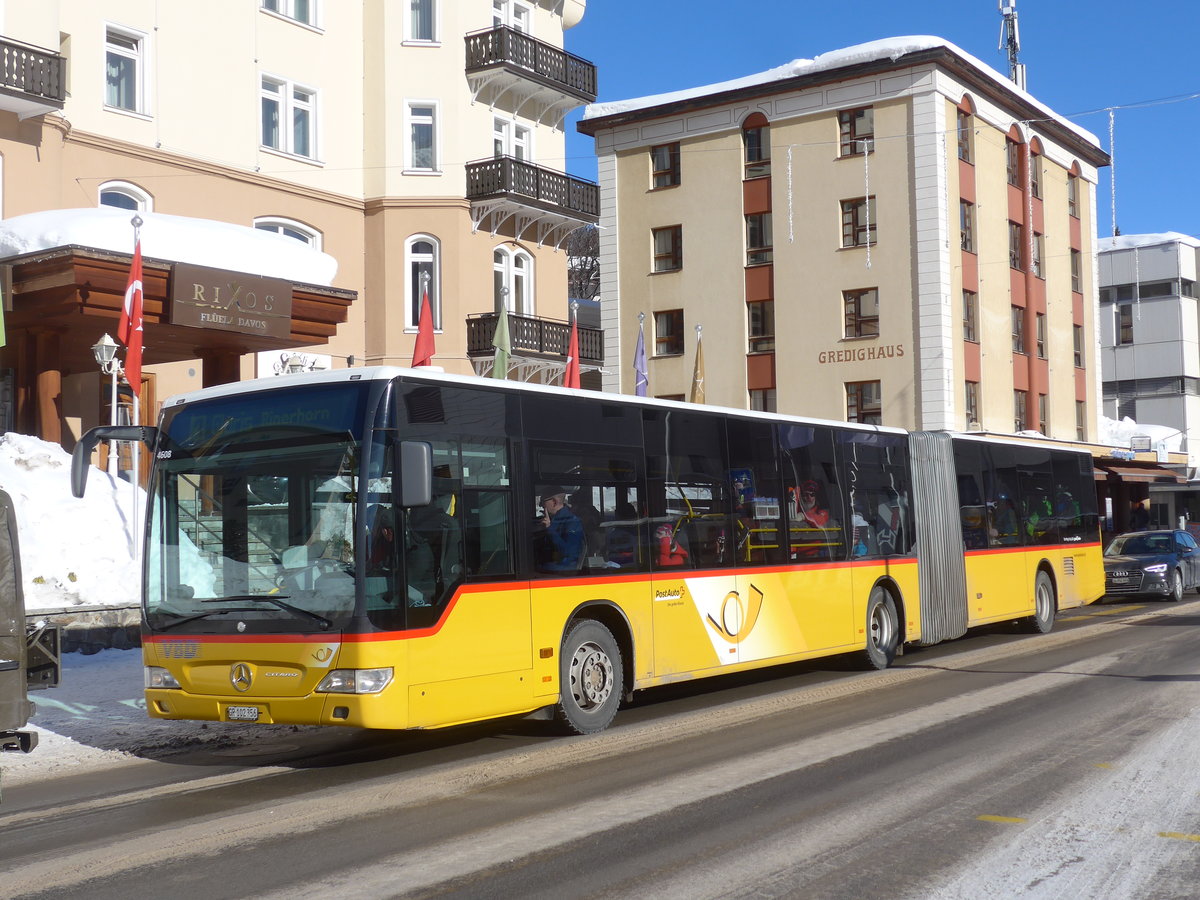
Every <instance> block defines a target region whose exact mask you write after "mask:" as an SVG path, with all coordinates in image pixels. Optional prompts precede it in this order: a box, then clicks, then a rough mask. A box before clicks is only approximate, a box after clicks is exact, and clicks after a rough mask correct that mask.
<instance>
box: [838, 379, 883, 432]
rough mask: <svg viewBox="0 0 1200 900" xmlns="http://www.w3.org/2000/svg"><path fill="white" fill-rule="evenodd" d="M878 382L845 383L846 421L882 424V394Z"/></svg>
mask: <svg viewBox="0 0 1200 900" xmlns="http://www.w3.org/2000/svg"><path fill="white" fill-rule="evenodd" d="M879 384H880V383H879V382H878V381H848V382H846V421H847V422H861V423H862V424H864V425H882V424H883V403H882V400H881V397H882V392H881V391H880V389H879Z"/></svg>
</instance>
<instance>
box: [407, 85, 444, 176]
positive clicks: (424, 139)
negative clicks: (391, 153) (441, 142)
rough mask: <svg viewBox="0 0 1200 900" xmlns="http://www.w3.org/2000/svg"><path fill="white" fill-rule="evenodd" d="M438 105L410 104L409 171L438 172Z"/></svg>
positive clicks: (415, 102)
mask: <svg viewBox="0 0 1200 900" xmlns="http://www.w3.org/2000/svg"><path fill="white" fill-rule="evenodd" d="M437 151H438V146H437V104H436V103H433V102H431V101H428V100H412V101H409V103H408V160H407V162H408V166H407V168H408V170H409V171H411V172H436V171H438V154H437Z"/></svg>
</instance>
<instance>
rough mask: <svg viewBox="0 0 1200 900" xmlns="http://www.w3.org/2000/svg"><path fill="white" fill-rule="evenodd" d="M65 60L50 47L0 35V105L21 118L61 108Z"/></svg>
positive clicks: (63, 92) (64, 91) (63, 94)
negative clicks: (35, 45) (38, 45)
mask: <svg viewBox="0 0 1200 900" xmlns="http://www.w3.org/2000/svg"><path fill="white" fill-rule="evenodd" d="M66 64H67V61H66V59H65V58H64V57H62V56H59V55H58V54H57V53H55V52H54V51H52V50H46V49H43V48H42V47H34V46H33V45H31V44H23V43H21V42H20V41H14V40H11V39H9V38H0V109H4V110H8V111H9V112H14V113H16V114H17V116H18V117H19V118H22V119H27V118H29V117H30V116H41V115H45V114H46V113H48V112H54V111H56V110H60V109H62V108H63V101H64V99H65V97H66V87H65V84H64V80H63V74H64V71H65V69H66Z"/></svg>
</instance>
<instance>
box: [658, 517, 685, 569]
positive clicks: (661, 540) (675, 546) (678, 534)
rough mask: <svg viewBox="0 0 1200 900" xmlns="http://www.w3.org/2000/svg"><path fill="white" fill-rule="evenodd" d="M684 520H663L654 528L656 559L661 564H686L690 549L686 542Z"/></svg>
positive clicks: (669, 565) (667, 565) (668, 565)
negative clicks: (688, 549)
mask: <svg viewBox="0 0 1200 900" xmlns="http://www.w3.org/2000/svg"><path fill="white" fill-rule="evenodd" d="M684 540H685V539H684V536H683V520H682V519H679V520H677V521H674V522H663V523H662V524H660V525H659V526H658V527H657V528H655V529H654V545H655V547H656V548H657V553H656V554H655V561H656V562H657V564H658V565H660V566H666V567H672V566H685V565H687V561H688V551H687V547H686V546H685V544H684Z"/></svg>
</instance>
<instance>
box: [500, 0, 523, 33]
mask: <svg viewBox="0 0 1200 900" xmlns="http://www.w3.org/2000/svg"><path fill="white" fill-rule="evenodd" d="M530 15H531V9H530V7H529V5H528V4H526V3H518V2H517V0H492V25H493V26H495V27H499V26H501V25H504V26H507V27H508V28H511V29H512V30H513V31H519V32H521V33H522V34H530V30H529V19H530Z"/></svg>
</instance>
